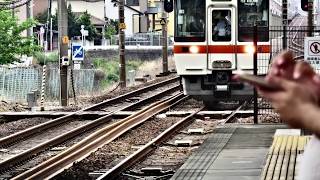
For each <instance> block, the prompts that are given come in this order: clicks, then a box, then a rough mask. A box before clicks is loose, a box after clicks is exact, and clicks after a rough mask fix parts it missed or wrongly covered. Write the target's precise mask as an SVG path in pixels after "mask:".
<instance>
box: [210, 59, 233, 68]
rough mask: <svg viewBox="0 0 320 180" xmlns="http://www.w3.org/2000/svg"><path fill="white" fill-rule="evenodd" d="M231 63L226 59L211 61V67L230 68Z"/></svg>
mask: <svg viewBox="0 0 320 180" xmlns="http://www.w3.org/2000/svg"><path fill="white" fill-rule="evenodd" d="M231 67H232V63H231V61H228V60H218V61H213V63H212V68H231Z"/></svg>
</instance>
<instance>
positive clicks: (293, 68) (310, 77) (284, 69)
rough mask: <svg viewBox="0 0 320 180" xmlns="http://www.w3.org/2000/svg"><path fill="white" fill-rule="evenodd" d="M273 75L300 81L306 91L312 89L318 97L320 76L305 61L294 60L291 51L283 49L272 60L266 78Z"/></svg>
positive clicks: (319, 94)
mask: <svg viewBox="0 0 320 180" xmlns="http://www.w3.org/2000/svg"><path fill="white" fill-rule="evenodd" d="M273 77H280V78H285V79H287V80H294V81H296V82H300V83H301V86H303V87H304V88H305V90H306V92H307V91H312V92H313V93H316V94H317V95H318V96H319V97H320V76H319V75H317V74H316V73H315V71H314V70H313V68H312V67H311V66H310V65H309V64H308V63H307V62H304V61H299V62H296V61H295V60H294V58H293V53H292V52H291V51H284V52H283V53H281V54H280V55H278V56H277V57H276V58H275V59H274V60H273V62H272V65H271V69H270V71H269V73H268V75H267V77H266V79H267V81H269V79H270V78H273ZM319 104H320V102H319Z"/></svg>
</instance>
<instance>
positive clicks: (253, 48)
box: [244, 45, 256, 54]
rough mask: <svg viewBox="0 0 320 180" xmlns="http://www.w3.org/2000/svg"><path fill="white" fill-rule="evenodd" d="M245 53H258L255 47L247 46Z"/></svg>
mask: <svg viewBox="0 0 320 180" xmlns="http://www.w3.org/2000/svg"><path fill="white" fill-rule="evenodd" d="M244 51H245V52H246V53H249V54H253V53H254V52H255V51H256V48H255V47H254V46H253V45H246V46H245V47H244Z"/></svg>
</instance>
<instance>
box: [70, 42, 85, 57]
mask: <svg viewBox="0 0 320 180" xmlns="http://www.w3.org/2000/svg"><path fill="white" fill-rule="evenodd" d="M72 60H74V61H83V60H84V48H83V46H82V45H81V44H72Z"/></svg>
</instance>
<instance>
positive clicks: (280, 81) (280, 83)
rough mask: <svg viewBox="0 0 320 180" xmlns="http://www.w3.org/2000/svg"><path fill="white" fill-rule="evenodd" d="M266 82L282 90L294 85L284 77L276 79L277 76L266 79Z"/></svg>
mask: <svg viewBox="0 0 320 180" xmlns="http://www.w3.org/2000/svg"><path fill="white" fill-rule="evenodd" d="M267 81H268V82H269V83H270V84H273V85H276V86H278V87H279V88H281V89H283V90H285V89H288V88H291V87H292V86H293V84H294V82H292V81H291V80H288V79H286V78H284V77H277V76H270V77H269V78H268V79H267Z"/></svg>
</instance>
